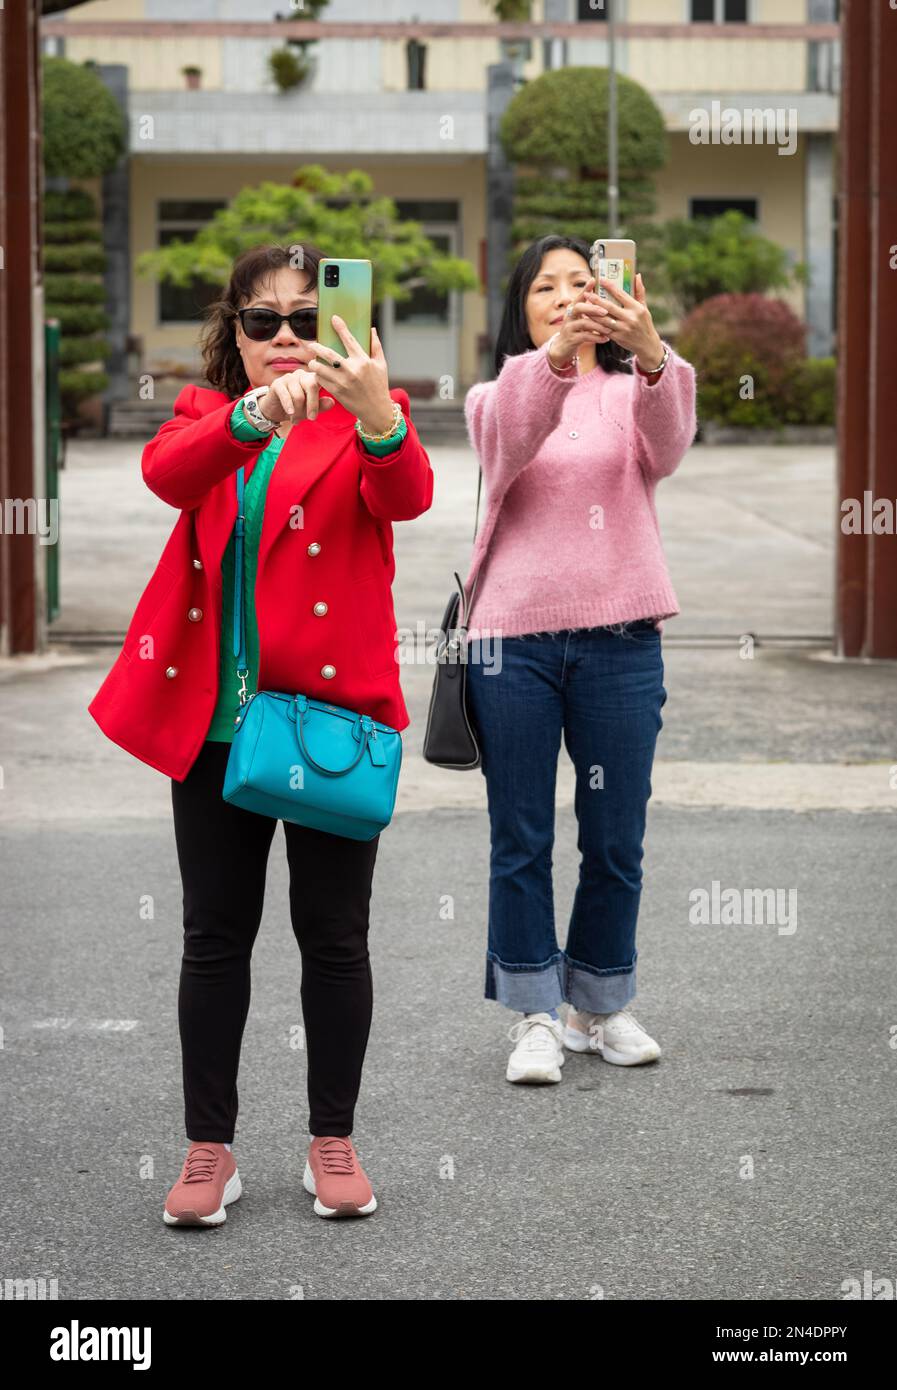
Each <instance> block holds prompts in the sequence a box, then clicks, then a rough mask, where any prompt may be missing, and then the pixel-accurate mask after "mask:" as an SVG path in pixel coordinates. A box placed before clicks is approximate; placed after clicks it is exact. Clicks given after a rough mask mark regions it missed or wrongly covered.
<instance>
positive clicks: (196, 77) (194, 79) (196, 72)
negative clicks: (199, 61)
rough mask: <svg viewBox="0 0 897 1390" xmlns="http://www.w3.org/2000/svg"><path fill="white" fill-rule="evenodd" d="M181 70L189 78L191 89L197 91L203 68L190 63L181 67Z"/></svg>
mask: <svg viewBox="0 0 897 1390" xmlns="http://www.w3.org/2000/svg"><path fill="white" fill-rule="evenodd" d="M181 72H182V73H183V74H184V76H185V77H186V79H187V86H188V88H190V90H191V91H196V89H197V88H198V87H199V84H200V82H201V80H202V68H198V67H196V66H195V65H194V64H192V63H189V64H188V65H187V67H185V68H181Z"/></svg>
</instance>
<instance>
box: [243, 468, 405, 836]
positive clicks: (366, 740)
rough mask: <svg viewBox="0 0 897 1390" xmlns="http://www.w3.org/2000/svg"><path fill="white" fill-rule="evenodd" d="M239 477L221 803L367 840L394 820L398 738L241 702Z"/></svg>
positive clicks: (287, 702) (290, 703)
mask: <svg viewBox="0 0 897 1390" xmlns="http://www.w3.org/2000/svg"><path fill="white" fill-rule="evenodd" d="M243 486H244V477H243V469H242V468H240V469H239V470H238V471H237V521H236V526H235V528H234V656H235V657H236V659H237V675H238V676H239V677H240V680H241V681H242V689H241V690H240V704H239V709H238V712H237V717H236V719H235V721H234V738H233V743H232V744H231V750H230V755H229V757H228V760H227V769H226V771H225V775H224V789H223V796H224V800H225V801H230V802H232V803H233V805H235V806H242V807H243V809H244V810H247V811H255V812H256V813H257V814H258V815H261V816H272V817H274V818H275V819H277V820H285V821H291V822H293V824H295V825H306V826H309V827H311V828H312V829H314V830H324V831H326V832H327V833H328V834H330V835H342V836H343V837H345V838H346V839H349V840H373V839H374V838H375V836H377V835H379V833H380V831H381V830H383V829H384V828H385V827H386V826H387V825H388V824H389V822H390V820H391V819H392V814H393V811H394V809H395V802H396V790H397V788H398V784H399V771H400V769H401V765H402V735H401V734H400V733H399V731H398V730H397V729H393V728H391V727H390V726H389V725H388V724H380V723H378V721H377V720H376V719H372V718H371V716H370V715H369V714H356V713H355V712H354V711H353V710H349V709H344V708H343V707H342V706H340V705H328V704H326V703H325V702H324V701H323V700H312V699H309V697H308V696H307V695H288V694H285V693H283V692H281V691H277V690H257V691H254V692H253V693H252V694H251V695H249V696H248V698H247V695H246V677H247V675H248V674H249V670H248V667H247V665H246V631H245V623H244V621H243V536H244V531H245V520H246V518H245V517H244V516H243Z"/></svg>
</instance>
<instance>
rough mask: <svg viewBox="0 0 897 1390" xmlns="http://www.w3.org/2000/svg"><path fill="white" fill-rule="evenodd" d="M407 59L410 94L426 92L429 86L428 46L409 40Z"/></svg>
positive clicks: (406, 47) (406, 48) (406, 50)
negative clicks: (427, 77) (427, 72)
mask: <svg viewBox="0 0 897 1390" xmlns="http://www.w3.org/2000/svg"><path fill="white" fill-rule="evenodd" d="M405 58H406V60H407V63H408V90H409V92H423V91H425V90H426V86H427V79H426V71H427V45H426V44H425V43H419V42H418V41H417V39H409V40H408V42H407V44H406V45H405Z"/></svg>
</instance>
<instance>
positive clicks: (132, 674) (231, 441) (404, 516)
mask: <svg viewBox="0 0 897 1390" xmlns="http://www.w3.org/2000/svg"><path fill="white" fill-rule="evenodd" d="M321 394H322V395H324V396H327V395H329V394H330V393H329V392H328V391H326V390H323V389H322V391H321ZM390 394H391V395H392V398H393V400H396V401H398V402H399V404H400V405H401V407H402V412H403V414H404V415H405V419H406V421H407V424H408V433H407V435H406V436H405V439H404V440H403V441H402V444H401V447H400V448H399V449H398V450H397V451H396V452H395V453H393V454H391V455H388V456H387V457H385V458H383V459H382V460H378V459H376V458H375V457H374V456H373V455H372V454H367V453H366V452H365V450H364V449H363V447H362V444H361V441H360V440H359V439H358V435H357V433H356V431H355V428H354V425H355V416H354V415H351V414H350V413H349V411H347V410H346V409H345V408H344V407H343V406H341V405H340V404H339V402H338V401H337V402H336V403H335V404H334V405H333V406H332V407H331V408H330V410H329V411H325V412H324V413H323V414H321V415H319V416H318V418H317V420H302V421H300V422H299V423H298V424H296V425H294V426H293V428H292V429H291V430H290V432H289V434H288V436H287V439H286V442H285V444H284V446H283V448H282V450H281V452H280V455H279V457H278V460H277V465H276V467H275V468H274V471H273V473H272V474H271V478H270V481H269V484H268V491H267V496H266V501H265V511H264V518H263V524H262V533H261V541H260V544H259V563H258V573H257V577H256V589H255V602H256V617H257V621H258V631H259V665H260V669H259V689H260V690H283V691H286V692H288V693H290V694H294V693H296V692H298V691H301V692H303V693H305V694H306V695H309V696H311V697H312V698H314V699H319V700H326V701H329V702H331V703H332V704H335V705H343V706H346V707H347V708H348V709H352V710H357V711H359V712H360V713H363V714H370V715H372V716H373V718H374V719H378V720H380V721H381V722H382V723H385V724H390V725H391V726H392V727H393V728H395V729H404V728H407V726H408V724H409V722H410V720H409V717H408V711H407V709H406V707H405V701H404V699H403V697H402V690H401V686H400V685H399V667H398V663H397V661H396V656H395V645H396V620H395V612H394V609H393V602H392V587H391V586H392V579H393V576H394V574H395V561H394V558H393V543H392V524H391V523H392V522H393V521H407V520H410V519H411V518H412V517H416V516H420V514H421V513H422V512H425V511H426V510H427V509H428V507H429V506H430V504H431V502H432V500H433V472H432V469H431V468H430V461H429V459H428V457H427V455H426V453H425V451H424V449H423V446H422V445H421V442H420V440H419V439H418V436H417V431H416V429H415V427H414V425H413V424H412V423H411V418H410V416H409V413H408V396H407V394H406V392H404V391H400V390H395V391H392V392H391V393H390ZM233 404H234V402H233V400H230V399H229V398H228V397H227V396H226V395H225V394H224V393H223V392H220V391H210V390H207V389H204V388H202V387H197V386H186V387H185V388H184V389H183V390H182V391H181V392H180V393H179V395H178V397H177V400H176V401H175V403H174V411H175V413H174V419H172V420H167V421H166V422H165V424H164V425H163V426H162V428H161V429H160V430H159V432H158V434H157V435H156V437H155V439H152V440H151V441H150V443H149V444H147V446H146V448H145V449H144V451H143V459H142V470H143V477H144V481H145V482H146V484H147V486H148V487H149V488H150V489H151V490H152V491H153V492H154V493H155V494H156V496H157V497H161V498H162V501H163V502H167V503H168V504H169V505H170V506H172V507H177V508H178V509H179V510H180V516H179V517H178V520H177V522H176V523H175V527H174V530H173V531H172V533H171V535H170V537H169V539H168V542H167V543H166V546H165V549H164V550H163V552H162V556H161V558H160V560H159V563H158V564H157V566H156V569H155V571H154V573H153V575H152V577H151V579H150V581H149V583H148V584H147V586H146V588H145V589H144V591H143V594H142V595H141V597H140V600H139V602H138V604H137V607H136V609H135V610H134V614H133V617H132V619H131V623H130V626H129V628H128V631H127V635H126V637H125V640H124V643H123V645H122V648H121V651H120V652H119V654H118V657H117V658H116V661H115V664H114V665H113V667H112V669H111V670H110V672H109V674H108V675H107V676H106V679H105V680H104V681H103V684H102V685H101V686H100V688H99V690H98V691H97V693H96V694H95V695H94V697H93V699H92V701H91V702H90V704H89V705H88V707H87V708H88V711H89V713H90V714H91V715H92V716H93V718H94V719H95V720H96V722H97V723H98V724H99V726H100V728H101V729H102V730H103V733H104V734H106V735H107V737H108V738H110V739H112V741H113V743H117V744H119V746H120V747H122V748H124V749H126V750H127V752H129V753H132V754H133V755H134V757H136V758H139V759H140V760H141V761H142V762H145V763H149V765H150V766H151V767H155V768H158V770H159V771H160V772H164V773H165V774H166V775H167V776H169V777H172V778H174V779H175V780H176V781H178V782H182V781H183V780H184V778H185V777H186V775H187V773H188V772H189V770H190V768H191V766H192V765H193V762H194V761H195V759H196V757H197V756H198V754H199V751H200V749H201V747H202V744H203V741H204V739H205V736H206V733H207V731H208V727H209V724H210V722H211V718H212V711H213V710H214V708H215V703H216V700H217V697H218V670H219V646H220V643H221V641H222V640H224V641H225V642H227V643H228V647H227V650H228V651H231V652H232V651H233V634H232V633H231V632H228V633H225V634H224V636H223V639H222V634H221V631H220V629H221V559H222V556H223V554H224V550H225V547H226V546H227V542H228V540H229V538H230V536H231V534H232V532H233V529H234V521H235V518H236V515H237V479H236V469H237V468H238V467H239V466H240V464H243V465H244V467H245V476H246V478H247V479H248V478H249V476H250V474H251V472H252V468H253V465H254V463H255V460H256V458H257V457H258V455H259V453H260V452H261V450H262V449H263V448H264V446H265V442H266V441H260V442H259V443H250V444H244V443H241V442H240V441H239V440H237V439H235V438H234V437H233V435H232V434H231V432H230V426H229V420H230V415H231V412H232V410H233ZM323 605H326V611H324V612H321V608H322V606H323ZM316 607H317V609H318V611H317V612H316V611H315V610H316ZM234 664H235V665H236V663H234ZM235 683H236V677H235Z"/></svg>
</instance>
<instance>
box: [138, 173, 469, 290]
mask: <svg viewBox="0 0 897 1390" xmlns="http://www.w3.org/2000/svg"><path fill="white" fill-rule="evenodd" d="M372 189H373V183H372V181H371V179H370V177H369V176H368V175H367V174H366V173H364V171H363V170H360V169H352V170H349V171H348V172H347V173H331V172H329V171H328V170H326V169H324V168H323V167H322V166H321V165H319V164H305V165H303V166H302V167H301V168H300V169H297V170H296V172H295V175H294V177H293V182H292V183H291V184H280V183H273V182H270V181H265V182H264V183H260V184H258V185H256V186H254V187H249V188H242V189H241V190H240V192H239V193H237V194H236V196H235V197H234V198H233V199H232V200H231V202H230V203H229V204H228V206H227V207H226V208H221V209H219V211H218V212H216V213H215V215H214V216H213V217H212V218H211V220H210V221H209V222H208V223H207V224H206V225H205V226H204V227H203V228H202V229H201V230H200V231H199V232H197V234H196V236H195V237H193V239H192V240H191V241H174V242H172V243H171V244H170V245H168V246H164V247H160V248H159V249H158V250H155V251H145V252H144V253H143V255H141V256H139V257H138V259H137V271H138V274H142V275H148V276H153V277H155V278H157V279H159V280H167V281H170V282H171V283H172V284H175V285H182V286H184V285H190V284H191V283H192V282H193V281H194V279H195V278H196V277H199V278H201V279H203V280H207V281H211V282H213V283H218V284H222V285H223V284H225V283H226V282H227V280H228V278H229V276H230V270H231V265H232V263H233V261H234V258H235V257H236V256H238V255H239V254H240V252H241V251H245V250H247V249H248V248H249V247H251V246H257V245H259V243H262V242H276V243H278V244H280V245H285V246H289V245H291V244H292V243H294V242H305V241H307V242H310V243H311V244H312V245H314V246H317V247H319V248H320V249H321V250H322V251H324V252H325V254H326V255H328V256H345V257H358V258H362V259H368V260H370V261H371V262H372V263H373V271H374V302H375V303H379V301H380V300H381V299H383V298H384V297H385V296H387V295H390V296H393V297H394V298H395V299H397V300H402V299H407V298H409V296H410V294H411V291H412V289H414V288H415V287H416V286H418V285H425V286H427V288H428V289H431V290H436V291H438V292H440V293H445V292H446V291H448V290H472V289H476V288H477V287H478V285H479V278H478V276H477V274H476V272H475V270H474V268H473V266H472V265H471V264H470V263H469V261H465V260H462V259H461V258H460V257H456V256H446V255H443V254H442V253H441V252H440V251H438V250H437V249H436V248H435V247H434V245H433V243H432V242H431V241H430V239H429V238H428V237H427V236H426V235H425V234H424V232H423V230H422V228H421V224H420V223H419V222H412V221H401V220H400V219H399V218H398V216H397V212H396V206H395V203H394V202H393V200H392V199H391V198H375V197H373V196H372Z"/></svg>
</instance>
